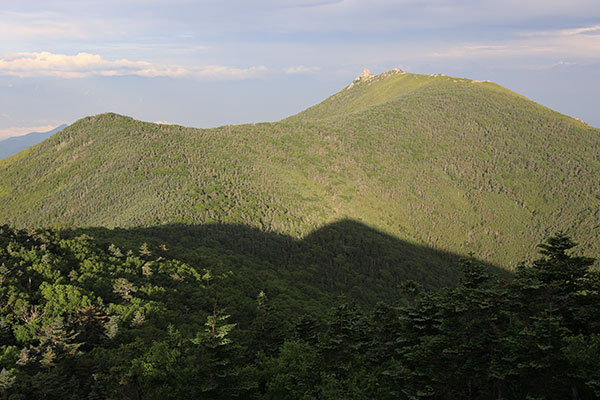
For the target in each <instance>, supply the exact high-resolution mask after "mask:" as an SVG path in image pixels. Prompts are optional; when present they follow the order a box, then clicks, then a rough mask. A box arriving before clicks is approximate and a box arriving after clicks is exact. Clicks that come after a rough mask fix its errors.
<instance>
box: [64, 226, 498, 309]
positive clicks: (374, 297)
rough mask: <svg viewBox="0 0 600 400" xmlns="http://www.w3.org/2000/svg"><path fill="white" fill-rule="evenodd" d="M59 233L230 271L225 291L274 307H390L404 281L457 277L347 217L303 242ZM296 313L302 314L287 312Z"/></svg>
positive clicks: (173, 232) (219, 230)
mask: <svg viewBox="0 0 600 400" xmlns="http://www.w3.org/2000/svg"><path fill="white" fill-rule="evenodd" d="M62 234H63V235H66V236H67V237H76V236H79V235H81V234H86V235H89V236H91V237H93V238H95V239H96V240H97V241H98V242H99V243H100V244H101V245H102V246H104V247H108V246H109V245H111V244H116V245H118V246H119V247H121V248H122V249H123V251H124V252H125V250H133V251H137V249H139V248H140V246H141V245H142V244H143V243H147V244H148V245H149V248H150V249H151V251H152V252H153V254H155V255H159V256H161V257H166V258H170V257H173V258H177V259H179V260H182V261H184V262H186V263H188V264H189V265H193V266H195V268H207V269H210V270H212V271H213V273H214V274H222V273H227V272H229V271H231V272H233V276H232V277H231V280H232V281H233V282H236V283H235V284H232V285H231V286H232V287H235V288H236V289H235V290H243V291H245V292H244V293H245V295H246V296H247V298H248V301H252V300H253V299H254V298H255V297H256V295H257V294H258V293H259V292H260V291H261V290H264V291H265V292H266V293H268V294H269V296H270V297H272V298H273V299H274V301H277V302H278V303H279V301H281V302H282V304H281V305H280V307H289V305H290V304H297V305H299V304H305V306H306V307H307V309H311V308H315V309H316V308H318V307H320V306H318V304H324V303H325V304H333V302H334V301H335V299H337V298H338V297H339V296H341V295H343V296H346V297H347V298H349V299H352V300H353V301H357V302H358V303H360V304H363V305H374V304H375V303H376V302H377V301H382V300H386V301H390V302H394V301H397V300H398V299H400V298H401V297H402V291H401V290H400V286H401V284H402V283H403V282H405V281H406V280H415V281H417V282H419V283H421V284H423V285H424V286H425V287H428V288H439V287H441V286H445V285H454V284H456V282H457V281H458V277H459V275H460V271H459V270H458V268H457V265H458V264H459V259H460V256H458V255H456V254H452V253H448V252H443V251H437V250H435V249H431V248H427V247H423V246H419V245H415V244H411V243H408V242H406V241H403V240H399V239H397V238H395V237H393V236H391V235H388V234H385V233H382V232H379V231H377V230H376V229H373V228H370V227H368V226H366V225H364V224H362V223H359V222H356V221H352V220H342V221H338V222H335V223H332V224H328V225H326V226H325V227H322V228H320V229H318V230H316V231H315V232H313V233H311V234H309V235H308V236H306V237H305V238H304V239H295V238H293V237H291V236H287V235H282V234H277V233H268V232H263V231H261V230H259V229H256V228H252V227H248V226H243V225H222V224H210V225H198V226H194V225H180V224H176V225H163V226H153V227H148V228H131V229H120V228H117V229H107V228H80V229H76V230H74V231H70V230H68V231H63V233H62ZM163 245H165V246H163ZM488 268H489V269H491V270H493V271H495V272H496V273H498V272H500V271H501V270H500V269H498V268H496V267H493V266H491V265H488ZM228 282H229V281H228ZM229 284H230V282H229ZM278 296H283V297H282V298H281V299H279V298H278ZM284 299H286V300H284ZM289 299H293V301H288V300H289ZM224 301H227V299H226V298H225V299H224ZM313 302H314V303H313ZM302 311H306V310H299V309H296V310H294V312H302Z"/></svg>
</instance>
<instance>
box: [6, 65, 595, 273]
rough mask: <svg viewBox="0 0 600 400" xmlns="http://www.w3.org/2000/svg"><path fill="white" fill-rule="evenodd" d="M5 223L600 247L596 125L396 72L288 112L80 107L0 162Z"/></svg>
mask: <svg viewBox="0 0 600 400" xmlns="http://www.w3.org/2000/svg"><path fill="white" fill-rule="evenodd" d="M0 203H1V204H2V208H1V209H0V221H2V222H4V223H9V224H13V225H16V226H19V227H25V226H39V225H52V224H57V223H67V224H73V225H77V226H80V225H96V226H107V227H115V226H123V227H131V226H149V225H155V224H162V223H185V224H206V223H227V224H244V225H248V226H250V227H256V228H259V229H261V230H264V231H274V232H279V233H284V234H291V235H292V236H296V237H303V236H306V235H307V234H309V233H310V232H312V231H314V230H315V229H316V228H318V227H322V226H324V225H325V224H328V223H331V222H334V221H338V220H341V219H345V218H349V219H352V220H357V221H361V222H363V223H365V224H367V225H369V226H371V227H374V228H376V229H378V230H381V231H383V232H386V233H389V234H391V235H393V236H396V237H398V238H401V239H405V240H408V241H409V242H413V243H418V244H424V245H427V246H430V247H435V248H439V249H444V250H450V251H453V252H457V253H462V254H465V253H468V252H469V251H473V252H475V254H476V255H478V256H479V257H481V258H483V259H485V260H487V261H491V262H494V263H497V264H499V265H501V266H504V267H510V266H512V265H513V263H514V262H516V261H517V260H521V259H523V258H526V257H528V256H530V255H532V254H533V253H534V246H535V244H536V243H539V242H541V241H542V240H543V239H544V238H545V236H546V235H547V234H548V233H551V232H553V231H556V230H564V231H567V232H570V233H572V234H573V236H574V238H575V239H577V240H579V241H580V242H581V243H582V245H583V246H582V247H583V249H587V248H589V249H592V251H595V252H598V250H600V239H598V232H599V226H600V212H599V211H598V210H600V131H599V130H597V129H594V128H592V127H590V126H588V125H586V124H584V123H581V122H579V121H576V120H574V119H572V118H569V117H567V116H564V115H561V114H559V113H556V112H554V111H552V110H549V109H547V108H545V107H542V106H540V105H538V104H536V103H533V102H531V101H529V100H527V99H525V98H524V97H522V96H519V95H517V94H515V93H512V92H510V91H508V90H506V89H504V88H502V87H500V86H498V85H495V84H493V83H487V82H475V81H471V80H467V79H460V78H452V77H447V76H424V75H414V74H407V73H404V72H402V71H390V72H387V73H384V74H381V75H378V76H376V77H365V78H363V79H360V80H357V81H355V82H353V84H352V85H350V86H349V87H348V88H346V89H344V90H342V91H341V92H340V93H338V94H336V95H334V96H332V97H330V98H329V99H327V100H326V101H324V102H323V103H321V104H319V105H316V106H314V107H311V108H309V109H308V110H306V111H304V112H302V113H300V114H298V115H296V116H293V117H290V118H287V119H285V120H283V121H281V122H277V123H268V124H267V123H265V124H256V125H239V126H224V127H221V128H216V129H208V130H202V129H192V128H184V127H180V126H172V125H156V124H152V123H145V122H140V121H135V120H133V119H131V118H128V117H123V116H119V115H115V114H103V115H98V116H94V117H88V118H84V119H82V120H80V121H78V122H76V123H74V124H73V125H71V126H70V127H68V128H66V129H65V130H64V131H62V132H61V133H59V134H57V135H55V136H53V137H52V138H50V139H49V140H47V141H45V142H43V143H41V144H39V145H37V146H34V147H33V148H31V149H29V150H27V151H25V152H23V153H20V154H19V155H17V156H14V157H12V158H10V159H7V160H4V161H0Z"/></svg>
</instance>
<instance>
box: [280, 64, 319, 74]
mask: <svg viewBox="0 0 600 400" xmlns="http://www.w3.org/2000/svg"><path fill="white" fill-rule="evenodd" d="M319 69H320V68H319V67H306V66H304V65H297V66H292V67H288V68H286V69H285V70H284V71H283V72H284V73H286V74H288V75H300V74H314V73H316V72H318V71H319Z"/></svg>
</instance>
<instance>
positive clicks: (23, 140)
mask: <svg viewBox="0 0 600 400" xmlns="http://www.w3.org/2000/svg"><path fill="white" fill-rule="evenodd" d="M66 127H67V125H66V124H62V125H60V126H57V127H56V128H54V129H52V130H51V131H48V132H32V133H28V134H26V135H23V136H16V137H11V138H8V139H4V140H2V141H0V160H1V159H3V158H7V157H10V156H12V155H13V154H17V153H18V152H20V151H23V150H25V149H26V148H28V147H31V146H33V145H34V144H38V143H39V142H41V141H43V140H46V139H48V138H49V137H50V136H52V135H54V134H55V133H58V132H60V131H62V130H63V129H65V128H66Z"/></svg>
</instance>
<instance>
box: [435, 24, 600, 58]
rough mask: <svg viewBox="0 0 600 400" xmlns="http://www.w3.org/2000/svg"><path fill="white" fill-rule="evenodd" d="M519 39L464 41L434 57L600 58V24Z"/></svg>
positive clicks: (518, 36)
mask: <svg viewBox="0 0 600 400" xmlns="http://www.w3.org/2000/svg"><path fill="white" fill-rule="evenodd" d="M515 36H516V38H514V39H509V40H506V41H503V42H496V43H463V44H460V45H457V46H452V47H450V48H446V49H442V50H439V51H434V52H432V53H430V54H429V55H430V56H432V57H434V58H469V57H490V56H491V57H495V56H496V57H497V56H500V57H511V56H530V55H548V56H558V57H564V56H574V57H582V58H600V25H596V26H590V27H582V28H574V29H559V30H553V31H533V32H532V31H527V32H519V33H517V34H516V35H515Z"/></svg>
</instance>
